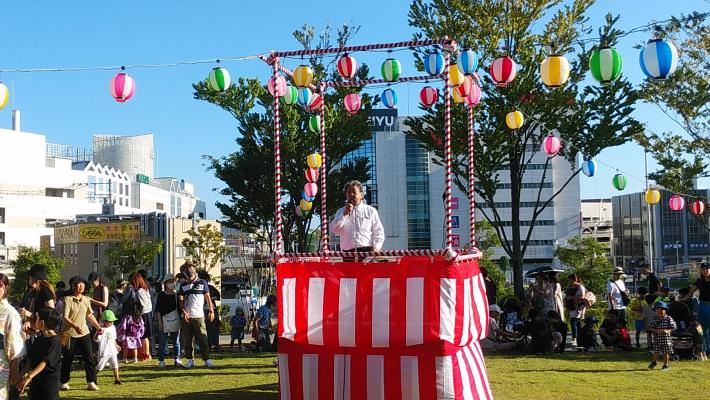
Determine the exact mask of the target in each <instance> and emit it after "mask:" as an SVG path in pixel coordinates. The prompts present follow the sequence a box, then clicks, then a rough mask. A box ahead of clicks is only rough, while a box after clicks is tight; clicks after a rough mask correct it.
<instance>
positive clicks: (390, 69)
mask: <svg viewBox="0 0 710 400" xmlns="http://www.w3.org/2000/svg"><path fill="white" fill-rule="evenodd" d="M381 69H382V78H383V79H384V80H386V81H387V82H394V81H396V80H397V78H399V74H400V73H401V72H402V64H400V63H399V61H398V60H396V59H394V58H388V59H386V60H385V62H383V63H382V68H381Z"/></svg>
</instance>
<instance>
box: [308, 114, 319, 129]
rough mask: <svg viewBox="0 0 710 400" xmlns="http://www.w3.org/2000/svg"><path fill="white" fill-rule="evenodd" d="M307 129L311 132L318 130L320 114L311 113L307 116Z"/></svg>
mask: <svg viewBox="0 0 710 400" xmlns="http://www.w3.org/2000/svg"><path fill="white" fill-rule="evenodd" d="M308 129H309V130H310V131H311V132H313V133H319V132H320V116H318V115H312V116H311V117H310V118H308Z"/></svg>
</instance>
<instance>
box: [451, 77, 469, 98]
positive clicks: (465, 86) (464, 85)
mask: <svg viewBox="0 0 710 400" xmlns="http://www.w3.org/2000/svg"><path fill="white" fill-rule="evenodd" d="M471 86H473V77H472V76H471V75H466V76H465V77H464V79H463V81H462V82H461V83H460V84H459V85H458V86H456V87H455V88H454V90H457V91H458V92H459V95H461V97H466V96H468V94H469V93H470V92H471Z"/></svg>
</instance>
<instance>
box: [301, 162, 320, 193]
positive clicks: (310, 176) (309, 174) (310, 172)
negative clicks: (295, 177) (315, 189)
mask: <svg viewBox="0 0 710 400" xmlns="http://www.w3.org/2000/svg"><path fill="white" fill-rule="evenodd" d="M306 180H307V181H308V182H316V181H318V170H317V169H315V168H308V169H307V170H306ZM304 192H305V190H304ZM306 194H308V193H306Z"/></svg>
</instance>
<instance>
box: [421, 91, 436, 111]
mask: <svg viewBox="0 0 710 400" xmlns="http://www.w3.org/2000/svg"><path fill="white" fill-rule="evenodd" d="M438 99H439V92H438V91H437V90H436V89H434V88H433V87H431V86H424V87H423V88H422V90H421V91H420V92H419V101H421V103H422V105H423V106H424V107H426V108H429V107H431V106H433V105H434V104H436V101H437V100H438Z"/></svg>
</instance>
